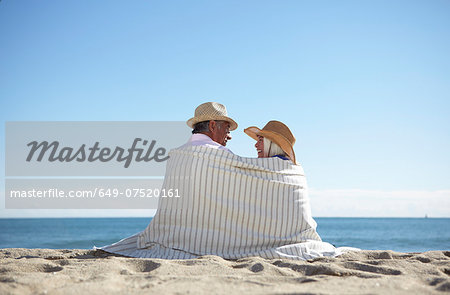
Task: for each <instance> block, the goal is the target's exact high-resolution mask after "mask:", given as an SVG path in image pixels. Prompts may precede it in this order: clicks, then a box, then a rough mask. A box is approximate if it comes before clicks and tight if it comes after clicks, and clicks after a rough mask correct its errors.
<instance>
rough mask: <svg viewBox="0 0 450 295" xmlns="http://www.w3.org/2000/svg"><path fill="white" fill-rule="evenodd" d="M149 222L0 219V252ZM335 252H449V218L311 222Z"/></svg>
mask: <svg viewBox="0 0 450 295" xmlns="http://www.w3.org/2000/svg"><path fill="white" fill-rule="evenodd" d="M150 220H151V218H25V219H19V218H17V219H16V218H13V219H0V248H50V249H91V248H92V247H93V246H94V245H95V246H104V245H108V244H111V243H114V242H117V241H118V240H120V239H122V238H126V237H128V236H130V235H132V234H135V233H137V232H139V231H141V230H143V229H145V228H146V227H147V225H148V223H149V222H150ZM315 220H316V222H317V224H318V227H317V231H318V232H319V235H320V236H321V237H322V240H323V241H326V242H329V243H332V244H333V245H335V246H337V247H341V246H350V247H356V248H361V249H366V250H394V251H398V252H424V251H430V250H450V218H315Z"/></svg>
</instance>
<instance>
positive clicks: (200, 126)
mask: <svg viewBox="0 0 450 295" xmlns="http://www.w3.org/2000/svg"><path fill="white" fill-rule="evenodd" d="M208 131H209V121H203V122H198V123H197V124H195V125H194V129H193V130H192V134H196V133H202V132H208Z"/></svg>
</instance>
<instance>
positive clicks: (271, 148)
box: [263, 137, 289, 158]
mask: <svg viewBox="0 0 450 295" xmlns="http://www.w3.org/2000/svg"><path fill="white" fill-rule="evenodd" d="M263 140H264V154H265V155H267V156H268V157H273V156H285V157H288V158H289V156H288V155H287V154H286V153H285V152H284V151H283V150H282V149H281V147H280V146H279V145H278V144H276V143H275V142H272V141H271V140H270V139H268V138H266V137H263Z"/></svg>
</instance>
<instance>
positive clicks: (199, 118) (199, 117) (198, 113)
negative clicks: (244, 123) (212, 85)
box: [186, 102, 238, 131]
mask: <svg viewBox="0 0 450 295" xmlns="http://www.w3.org/2000/svg"><path fill="white" fill-rule="evenodd" d="M211 120H212V121H227V122H229V123H230V130H231V131H232V130H235V129H236V128H237V127H238V124H237V123H236V122H234V120H233V119H231V118H229V117H228V114H227V108H226V107H225V106H224V105H223V104H220V103H218V102H205V103H203V104H201V105H199V106H198V107H197V108H196V109H195V115H194V117H193V118H190V119H189V120H187V122H186V124H187V125H188V126H189V127H191V128H194V125H195V124H197V123H199V122H203V121H211Z"/></svg>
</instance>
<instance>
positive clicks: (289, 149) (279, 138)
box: [244, 126, 297, 165]
mask: <svg viewBox="0 0 450 295" xmlns="http://www.w3.org/2000/svg"><path fill="white" fill-rule="evenodd" d="M244 132H245V134H247V135H248V136H250V137H251V138H253V139H254V140H256V141H258V136H262V137H267V138H268V139H270V140H271V141H273V142H275V143H276V144H278V145H279V146H280V147H281V149H282V150H283V151H284V152H285V153H286V154H287V155H288V156H289V158H291V160H292V162H294V164H296V165H297V162H296V160H295V153H294V148H293V146H292V145H291V143H290V142H289V140H287V138H286V137H284V136H283V135H281V134H278V133H275V132H272V131H268V130H261V129H259V128H258V127H256V126H251V127H248V128H245V129H244Z"/></svg>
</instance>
